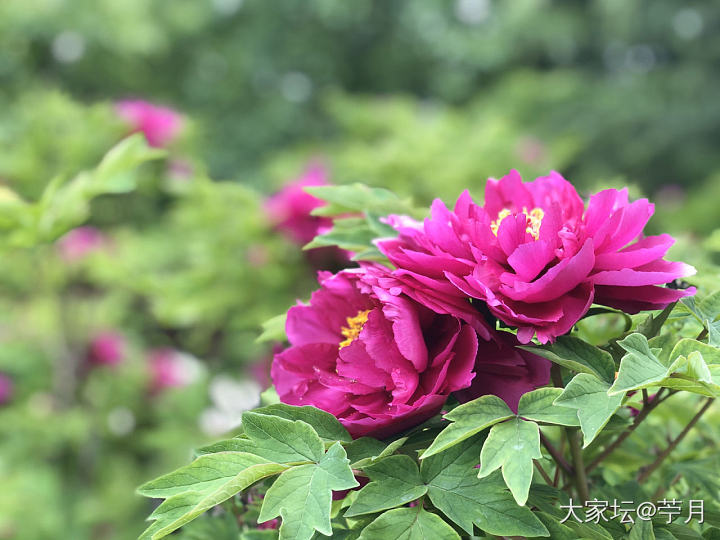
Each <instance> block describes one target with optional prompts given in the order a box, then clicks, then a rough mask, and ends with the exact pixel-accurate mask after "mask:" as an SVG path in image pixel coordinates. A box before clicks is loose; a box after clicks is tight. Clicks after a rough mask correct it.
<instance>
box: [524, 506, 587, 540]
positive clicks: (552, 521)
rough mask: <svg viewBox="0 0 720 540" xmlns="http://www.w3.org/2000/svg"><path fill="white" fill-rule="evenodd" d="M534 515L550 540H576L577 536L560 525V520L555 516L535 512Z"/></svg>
mask: <svg viewBox="0 0 720 540" xmlns="http://www.w3.org/2000/svg"><path fill="white" fill-rule="evenodd" d="M534 515H535V516H537V518H538V519H539V520H540V521H541V522H542V523H543V525H545V528H546V529H547V530H548V532H549V536H550V538H552V540H577V535H576V534H575V533H574V532H573V530H572V529H571V528H570V527H567V526H566V525H564V524H562V523H560V520H559V519H558V518H556V517H555V516H552V515H550V514H546V513H545V512H536V513H535V514H534Z"/></svg>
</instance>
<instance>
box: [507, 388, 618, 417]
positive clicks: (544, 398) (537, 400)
mask: <svg viewBox="0 0 720 540" xmlns="http://www.w3.org/2000/svg"><path fill="white" fill-rule="evenodd" d="M609 386H610V385H608V387H609ZM562 393H563V390H562V388H538V389H537V390H533V391H532V392H526V393H525V394H523V395H522V397H521V398H520V403H519V404H518V416H521V417H523V418H527V419H528V420H535V421H536V422H547V423H548V424H559V425H561V426H579V425H580V422H579V421H578V415H577V413H576V412H575V411H574V410H572V409H568V408H567V407H561V406H557V405H555V404H554V402H555V400H556V399H557V398H558V397H559V396H560V394H562Z"/></svg>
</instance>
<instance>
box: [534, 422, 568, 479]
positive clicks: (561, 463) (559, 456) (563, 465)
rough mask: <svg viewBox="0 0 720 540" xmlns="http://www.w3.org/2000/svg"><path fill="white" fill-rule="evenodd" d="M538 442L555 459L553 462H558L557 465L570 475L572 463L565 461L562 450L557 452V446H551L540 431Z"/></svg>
mask: <svg viewBox="0 0 720 540" xmlns="http://www.w3.org/2000/svg"><path fill="white" fill-rule="evenodd" d="M540 442H541V443H542V445H543V446H544V447H545V449H546V450H547V451H548V453H549V454H550V455H551V456H552V458H553V459H554V460H555V463H557V464H558V467H559V468H561V469H562V470H564V471H565V472H566V473H567V474H570V475H572V474H573V468H572V465H570V464H569V463H568V462H567V460H566V459H565V458H564V457H563V455H562V452H558V450H557V448H555V447H554V446H553V444H552V443H551V442H550V440H549V439H548V438H547V437H546V436H545V435H544V434H543V433H542V432H540Z"/></svg>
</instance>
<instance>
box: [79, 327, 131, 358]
mask: <svg viewBox="0 0 720 540" xmlns="http://www.w3.org/2000/svg"><path fill="white" fill-rule="evenodd" d="M125 348H126V342H125V338H124V337H123V336H122V334H119V333H118V332H113V331H105V332H100V333H99V334H97V335H96V336H95V337H94V338H93V339H92V341H91V342H90V347H89V350H88V360H89V361H90V363H91V364H94V365H105V366H114V365H117V364H119V363H120V362H122V361H123V360H124V358H125Z"/></svg>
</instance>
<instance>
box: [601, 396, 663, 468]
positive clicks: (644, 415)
mask: <svg viewBox="0 0 720 540" xmlns="http://www.w3.org/2000/svg"><path fill="white" fill-rule="evenodd" d="M663 390H664V388H661V389H660V391H659V392H658V393H657V394H656V395H655V399H653V400H652V401H650V402H649V403H648V404H647V405H645V406H644V407H643V408H642V409H641V410H640V413H639V414H638V415H637V416H636V417H635V420H634V421H633V423H632V424H631V425H630V427H629V428H627V429H626V430H625V431H623V432H622V433H621V434H620V435H619V436H618V437H617V439H615V440H614V441H613V442H612V443H611V444H610V445H608V446H607V447H606V448H605V450H603V451H602V452H601V453H600V455H599V456H598V457H596V458H595V459H594V460H593V461H592V462H591V463H590V465H588V467H587V472H590V471H592V470H593V469H594V468H595V467H597V466H598V465H600V463H601V462H602V461H603V460H604V459H605V458H607V457H608V456H609V455H610V454H612V453H613V452H614V451H615V449H616V448H617V447H618V446H620V445H621V444H622V443H623V442H624V441H625V439H627V438H628V437H629V436H630V435H631V434H632V432H633V431H635V430H636V429H637V427H638V426H639V425H640V424H641V423H642V421H643V420H645V418H647V416H648V415H649V414H650V413H651V412H652V411H653V409H655V407H657V406H658V405H660V403H662V402H663V401H665V400H666V399H667V398H668V397H670V395H672V394H669V395H668V396H666V397H663V398H662V399H661V394H662V392H663Z"/></svg>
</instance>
